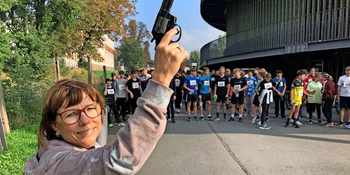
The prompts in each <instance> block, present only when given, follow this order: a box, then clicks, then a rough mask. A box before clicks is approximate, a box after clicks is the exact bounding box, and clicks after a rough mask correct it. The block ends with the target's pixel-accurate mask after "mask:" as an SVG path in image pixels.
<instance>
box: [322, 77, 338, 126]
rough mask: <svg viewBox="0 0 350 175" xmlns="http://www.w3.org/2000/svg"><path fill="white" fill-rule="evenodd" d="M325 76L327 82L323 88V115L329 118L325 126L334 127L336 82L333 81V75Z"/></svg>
mask: <svg viewBox="0 0 350 175" xmlns="http://www.w3.org/2000/svg"><path fill="white" fill-rule="evenodd" d="M323 78H324V80H325V82H324V83H323V89H322V94H323V96H322V100H323V106H322V112H323V115H324V116H325V117H326V118H327V124H326V125H324V126H325V127H334V124H333V122H332V105H333V101H334V96H335V83H334V82H333V77H332V76H330V75H328V74H324V75H323Z"/></svg>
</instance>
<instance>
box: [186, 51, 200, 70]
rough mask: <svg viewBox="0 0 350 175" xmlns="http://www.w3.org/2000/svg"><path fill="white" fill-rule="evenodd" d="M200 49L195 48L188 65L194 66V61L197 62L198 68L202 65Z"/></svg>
mask: <svg viewBox="0 0 350 175" xmlns="http://www.w3.org/2000/svg"><path fill="white" fill-rule="evenodd" d="M200 61H201V60H200V51H199V50H193V51H191V53H190V57H189V59H188V60H187V63H186V66H187V67H190V68H192V63H197V68H199V67H200Z"/></svg>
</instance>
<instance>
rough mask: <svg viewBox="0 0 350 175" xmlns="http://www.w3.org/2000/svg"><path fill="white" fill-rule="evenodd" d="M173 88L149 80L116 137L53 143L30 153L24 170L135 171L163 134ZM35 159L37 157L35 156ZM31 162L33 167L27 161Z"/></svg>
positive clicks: (72, 174)
mask: <svg viewBox="0 0 350 175" xmlns="http://www.w3.org/2000/svg"><path fill="white" fill-rule="evenodd" d="M172 93H173V91H172V90H171V89H169V88H168V87H165V86H163V85H161V84H159V83H157V82H155V81H153V80H151V81H150V82H149V84H148V86H147V88H146V90H145V92H144V93H143V94H142V96H141V97H140V98H139V100H138V102H137V104H138V108H137V109H136V111H135V114H134V115H133V116H132V117H131V118H130V119H129V121H128V124H127V125H126V126H124V127H123V128H121V129H120V130H119V131H118V133H117V135H116V141H115V142H114V143H112V144H110V145H106V146H104V147H101V148H97V149H92V150H86V149H84V150H78V149H76V148H74V147H71V148H69V147H62V146H55V147H52V146H51V149H49V148H50V145H49V147H48V149H47V150H46V151H45V152H44V153H43V154H42V155H41V157H40V161H39V162H35V158H36V157H37V156H36V155H34V156H33V157H31V158H30V160H28V162H29V163H28V162H27V164H26V167H25V173H26V174H32V175H34V174H70V175H81V174H84V175H89V174H93V175H97V174H135V173H137V172H138V171H139V170H140V168H141V167H142V166H143V165H144V163H145V162H146V160H147V159H148V157H149V156H150V155H151V153H152V151H153V149H154V148H155V146H156V143H157V142H158V140H159V139H160V137H161V136H162V135H163V133H164V130H165V125H166V118H165V116H164V113H166V108H167V106H168V103H169V99H170V97H171V95H172ZM36 160H37V159H36ZM30 162H34V163H35V168H34V169H30V167H29V165H33V163H30Z"/></svg>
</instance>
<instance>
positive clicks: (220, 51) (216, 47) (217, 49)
mask: <svg viewBox="0 0 350 175" xmlns="http://www.w3.org/2000/svg"><path fill="white" fill-rule="evenodd" d="M225 50H226V34H225V35H224V36H221V35H220V36H219V39H218V40H217V41H216V42H214V44H213V46H212V48H211V55H210V57H211V58H218V57H223V56H224V52H225Z"/></svg>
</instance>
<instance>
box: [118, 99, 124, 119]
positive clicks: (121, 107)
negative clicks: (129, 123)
mask: <svg viewBox="0 0 350 175" xmlns="http://www.w3.org/2000/svg"><path fill="white" fill-rule="evenodd" d="M117 110H119V112H120V113H119V112H118V113H117V118H120V114H121V115H122V117H123V121H125V116H126V98H117Z"/></svg>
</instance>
